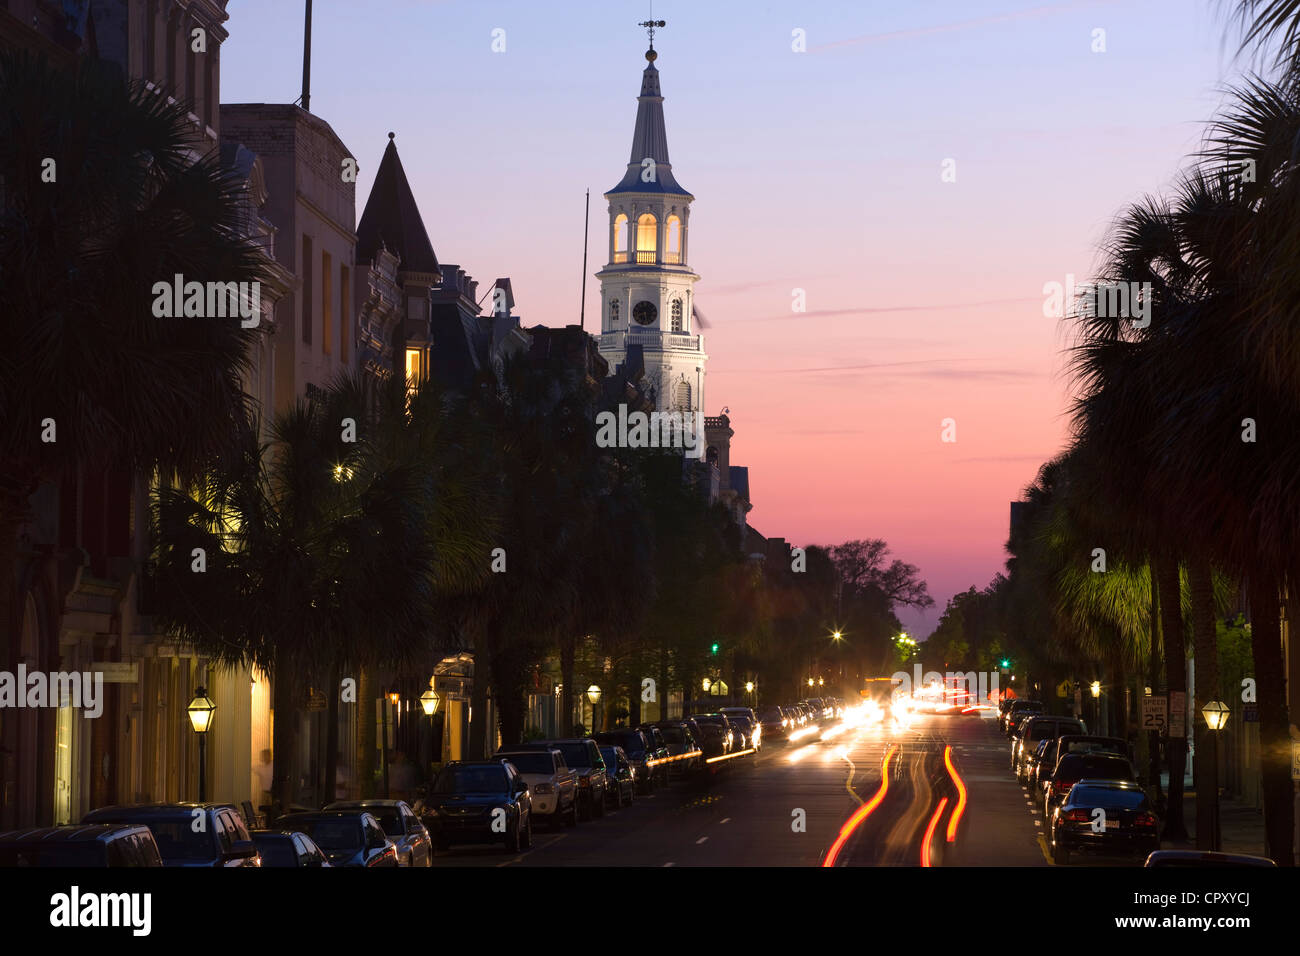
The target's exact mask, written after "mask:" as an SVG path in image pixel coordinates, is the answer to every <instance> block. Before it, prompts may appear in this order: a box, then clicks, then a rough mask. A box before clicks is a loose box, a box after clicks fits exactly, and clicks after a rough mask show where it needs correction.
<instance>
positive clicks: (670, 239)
mask: <svg viewBox="0 0 1300 956" xmlns="http://www.w3.org/2000/svg"><path fill="white" fill-rule="evenodd" d="M664 241H665V243H666V244H667V246H668V248H667V249H666V250H665V255H664V262H672V263H679V262H681V261H682V221H681V220H680V219H678V218H677V217H676V216H669V217H668V235H667V237H666V238H665V240H664Z"/></svg>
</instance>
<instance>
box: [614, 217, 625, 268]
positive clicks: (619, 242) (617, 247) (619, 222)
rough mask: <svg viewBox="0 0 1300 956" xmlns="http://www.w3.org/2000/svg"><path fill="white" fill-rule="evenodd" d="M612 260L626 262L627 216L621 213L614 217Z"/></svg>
mask: <svg viewBox="0 0 1300 956" xmlns="http://www.w3.org/2000/svg"><path fill="white" fill-rule="evenodd" d="M614 261H615V262H627V216H625V215H623V214H622V213H619V214H618V216H617V217H616V218H615V219H614Z"/></svg>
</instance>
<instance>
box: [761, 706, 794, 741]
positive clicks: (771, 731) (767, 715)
mask: <svg viewBox="0 0 1300 956" xmlns="http://www.w3.org/2000/svg"><path fill="white" fill-rule="evenodd" d="M757 716H758V724H759V726H760V727H762V728H763V739H764V740H787V739H789V736H790V718H789V717H787V716H786V714H785V712H784V711H783V710H782V709H781V708H780V707H778V706H776V705H775V704H771V705H769V706H767V707H763V708H761V709H760V710H759V712H758V715H757Z"/></svg>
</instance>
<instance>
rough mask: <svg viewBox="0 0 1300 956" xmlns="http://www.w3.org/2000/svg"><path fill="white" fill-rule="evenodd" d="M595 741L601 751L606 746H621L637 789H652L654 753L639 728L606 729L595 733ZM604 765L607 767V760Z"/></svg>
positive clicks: (643, 790)
mask: <svg viewBox="0 0 1300 956" xmlns="http://www.w3.org/2000/svg"><path fill="white" fill-rule="evenodd" d="M596 743H598V744H600V749H601V752H602V753H603V752H604V750H605V748H606V747H622V748H623V753H625V754H627V759H628V760H629V761H630V762H631V764H632V770H633V775H634V778H635V782H636V787H637V789H638V790H640V791H641V792H642V793H652V792H653V791H654V773H653V772H652V767H653V761H654V759H655V754H654V750H653V748H652V747H651V745H650V742H649V741H647V740H646V736H645V734H643V733H642V732H641V731H639V730H607V731H605V732H604V733H600V734H596ZM606 765H607V766H606V769H608V761H606Z"/></svg>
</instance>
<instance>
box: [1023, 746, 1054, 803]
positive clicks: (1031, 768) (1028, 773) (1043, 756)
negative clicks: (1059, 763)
mask: <svg viewBox="0 0 1300 956" xmlns="http://www.w3.org/2000/svg"><path fill="white" fill-rule="evenodd" d="M1059 739H1060V738H1059V737H1052V738H1050V739H1047V740H1040V741H1039V742H1038V748H1037V749H1036V750H1035V751H1034V752H1033V753H1031V754H1030V755H1029V757H1028V759H1027V760H1026V761H1025V781H1026V782H1027V783H1028V784H1029V788H1030V790H1031V791H1033V792H1035V793H1037V792H1038V774H1039V771H1040V769H1041V768H1042V766H1043V764H1045V763H1047V762H1048V761H1051V767H1053V768H1054V767H1055V766H1056V761H1055V759H1053V757H1054V755H1055V753H1056V742H1057V740H1059Z"/></svg>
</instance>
